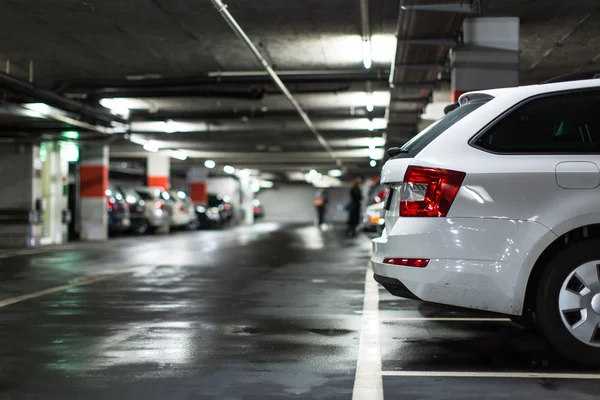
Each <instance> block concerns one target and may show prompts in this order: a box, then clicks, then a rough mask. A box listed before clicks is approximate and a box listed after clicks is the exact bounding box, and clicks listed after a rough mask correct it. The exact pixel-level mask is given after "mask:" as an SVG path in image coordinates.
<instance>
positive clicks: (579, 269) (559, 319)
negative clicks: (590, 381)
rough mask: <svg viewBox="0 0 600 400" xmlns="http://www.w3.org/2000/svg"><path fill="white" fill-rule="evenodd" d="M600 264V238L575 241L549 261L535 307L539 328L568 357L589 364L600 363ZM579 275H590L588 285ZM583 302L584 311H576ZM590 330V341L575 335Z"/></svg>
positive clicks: (580, 334) (583, 335)
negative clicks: (599, 325)
mask: <svg viewBox="0 0 600 400" xmlns="http://www.w3.org/2000/svg"><path fill="white" fill-rule="evenodd" d="M598 265H600V240H597V239H591V240H586V241H583V242H580V243H576V244H574V245H572V246H570V247H568V248H566V249H565V250H563V251H562V252H560V253H559V254H557V255H556V256H555V257H554V258H553V259H552V260H551V261H550V262H549V264H548V266H547V267H546V269H545V271H544V273H543V275H542V278H541V280H540V284H539V287H538V290H537V294H536V304H535V310H536V317H537V320H538V323H539V328H540V331H541V332H542V333H543V334H544V335H545V336H546V338H547V339H548V341H549V342H550V343H551V344H552V346H553V347H554V348H555V349H556V350H557V351H558V352H559V353H561V354H562V355H563V356H564V357H565V358H567V359H570V360H572V361H575V362H578V363H583V364H587V365H600V329H598V328H597V326H598V325H596V328H594V327H593V326H594V324H595V323H596V322H595V321H596V320H599V321H600V316H599V315H598V312H599V311H600V310H598V308H599V307H600V304H598V303H600V293H599V292H600V277H599V276H598V272H600V267H598ZM586 271H587V272H586ZM590 271H591V272H590ZM580 275H581V276H585V277H587V278H588V279H583V281H587V285H586V284H585V283H583V281H581V280H580V279H579V278H578V276H580ZM596 281H598V282H597V284H596ZM581 285H583V288H581ZM588 286H590V287H591V288H588ZM586 290H589V292H587V291H586ZM571 295H576V296H578V297H572V296H571ZM588 296H589V297H588ZM592 298H593V299H594V301H591V299H592ZM580 306H581V307H584V308H585V313H586V314H585V315H584V312H583V311H577V310H578V309H579V307H580ZM573 310H575V311H573ZM582 310H583V309H582ZM594 310H595V311H594ZM588 313H589V314H588ZM577 318H581V319H579V320H578V319H577ZM575 332H577V333H575ZM588 332H592V333H590V335H589V337H590V339H589V340H587V342H584V341H583V340H584V339H582V340H580V339H578V338H577V337H576V335H579V336H580V337H587V334H586V333H588ZM594 332H595V333H594Z"/></svg>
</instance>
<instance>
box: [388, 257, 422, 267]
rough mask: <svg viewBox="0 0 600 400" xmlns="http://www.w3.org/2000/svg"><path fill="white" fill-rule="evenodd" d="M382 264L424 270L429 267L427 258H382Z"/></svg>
mask: <svg viewBox="0 0 600 400" xmlns="http://www.w3.org/2000/svg"><path fill="white" fill-rule="evenodd" d="M383 263H384V264H391V265H401V266H404V267H415V268H425V267H426V266H427V265H429V259H428V258H384V259H383Z"/></svg>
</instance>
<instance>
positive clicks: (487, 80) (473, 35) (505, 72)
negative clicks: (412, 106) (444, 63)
mask: <svg viewBox="0 0 600 400" xmlns="http://www.w3.org/2000/svg"><path fill="white" fill-rule="evenodd" d="M463 37H464V43H465V46H464V48H458V49H455V50H454V51H452V53H451V57H450V59H451V63H452V78H451V79H452V101H453V102H455V101H457V100H458V98H459V97H460V95H462V94H463V93H466V92H469V91H472V90H482V89H493V88H499V87H511V86H517V85H518V84H519V18H517V17H501V18H500V17H499V18H496V17H489V18H488V17H483V18H468V19H466V20H465V22H464V25H463Z"/></svg>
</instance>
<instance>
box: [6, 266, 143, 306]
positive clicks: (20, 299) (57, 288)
mask: <svg viewBox="0 0 600 400" xmlns="http://www.w3.org/2000/svg"><path fill="white" fill-rule="evenodd" d="M131 273H132V270H127V271H121V272H115V273H112V274H106V275H101V276H96V277H93V278H88V279H84V280H79V281H76V282H73V283H69V284H67V285H60V286H55V287H51V288H49V289H44V290H39V291H37V292H33V293H28V294H24V295H21V296H15V297H10V298H8V299H4V300H0V308H3V307H6V306H10V305H11V304H16V303H20V302H23V301H26V300H30V299H35V298H37V297H42V296H46V295H49V294H53V293H58V292H64V291H65V290H68V289H71V288H74V287H79V286H87V285H91V284H94V283H98V282H102V281H107V280H109V279H113V278H116V277H118V276H121V275H126V274H131Z"/></svg>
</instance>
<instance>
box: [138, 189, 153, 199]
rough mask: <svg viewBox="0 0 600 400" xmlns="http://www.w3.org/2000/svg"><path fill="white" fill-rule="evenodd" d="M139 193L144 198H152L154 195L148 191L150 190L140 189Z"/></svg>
mask: <svg viewBox="0 0 600 400" xmlns="http://www.w3.org/2000/svg"><path fill="white" fill-rule="evenodd" d="M138 194H139V195H140V197H141V198H142V199H144V200H152V195H151V194H150V193H148V192H142V191H139V192H138Z"/></svg>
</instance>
